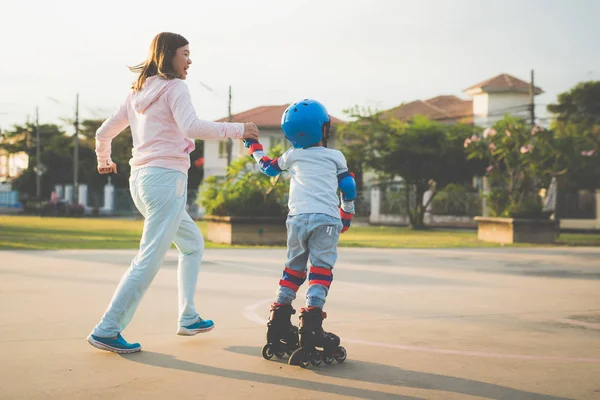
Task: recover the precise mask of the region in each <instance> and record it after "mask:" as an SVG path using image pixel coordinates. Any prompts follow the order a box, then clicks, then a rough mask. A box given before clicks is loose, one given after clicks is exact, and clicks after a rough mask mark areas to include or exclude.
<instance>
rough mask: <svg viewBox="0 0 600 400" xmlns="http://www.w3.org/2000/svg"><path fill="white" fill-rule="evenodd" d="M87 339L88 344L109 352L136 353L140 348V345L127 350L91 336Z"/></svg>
mask: <svg viewBox="0 0 600 400" xmlns="http://www.w3.org/2000/svg"><path fill="white" fill-rule="evenodd" d="M87 341H88V343H89V344H91V345H92V346H94V347H95V348H97V349H100V350H104V351H110V352H111V353H119V354H131V353H137V352H138V351H141V350H142V347H141V346H140V347H138V348H137V349H129V350H125V349H118V348H116V347H112V346H109V345H107V344H105V343H102V342H99V341H97V340H95V339H94V338H93V337H91V336H90V337H88V338H87Z"/></svg>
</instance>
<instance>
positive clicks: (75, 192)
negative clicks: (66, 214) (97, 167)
mask: <svg viewBox="0 0 600 400" xmlns="http://www.w3.org/2000/svg"><path fill="white" fill-rule="evenodd" d="M78 178H79V93H77V97H76V98H75V146H74V149H73V204H79V182H78Z"/></svg>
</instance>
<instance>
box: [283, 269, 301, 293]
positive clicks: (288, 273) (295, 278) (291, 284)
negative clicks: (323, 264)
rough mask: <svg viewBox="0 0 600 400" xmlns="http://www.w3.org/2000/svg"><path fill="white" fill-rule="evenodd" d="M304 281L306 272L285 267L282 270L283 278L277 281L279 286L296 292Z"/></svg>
mask: <svg viewBox="0 0 600 400" xmlns="http://www.w3.org/2000/svg"><path fill="white" fill-rule="evenodd" d="M305 280H306V272H300V271H295V270H293V269H290V268H287V267H286V268H285V269H284V270H283V277H282V278H281V280H280V281H279V286H285V287H287V288H290V289H292V290H293V291H294V292H297V291H298V289H299V288H300V286H301V285H302V284H303V283H304V281H305Z"/></svg>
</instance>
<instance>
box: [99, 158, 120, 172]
mask: <svg viewBox="0 0 600 400" xmlns="http://www.w3.org/2000/svg"><path fill="white" fill-rule="evenodd" d="M98 172H99V173H100V174H101V175H104V174H110V173H113V174H116V173H117V164H115V163H114V162H112V161H111V162H108V163H106V165H98Z"/></svg>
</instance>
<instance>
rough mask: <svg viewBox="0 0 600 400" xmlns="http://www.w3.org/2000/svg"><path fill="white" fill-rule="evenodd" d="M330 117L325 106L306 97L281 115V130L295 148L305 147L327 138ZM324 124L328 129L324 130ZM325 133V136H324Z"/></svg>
mask: <svg viewBox="0 0 600 400" xmlns="http://www.w3.org/2000/svg"><path fill="white" fill-rule="evenodd" d="M330 121H331V120H330V118H329V114H328V113H327V110H326V109H325V106H323V104H321V103H319V102H318V101H316V100H309V99H304V100H302V101H298V102H296V103H294V104H292V105H291V106H289V107H288V108H287V109H286V110H285V111H284V113H283V115H282V116H281V130H282V131H283V134H284V135H285V137H286V138H287V140H289V141H290V142H291V143H292V146H294V147H295V148H305V147H309V146H313V145H315V144H317V143H319V142H320V141H321V140H324V139H325V140H327V135H328V134H329V125H330ZM323 125H325V126H326V131H325V132H323ZM323 133H325V137H323Z"/></svg>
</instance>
